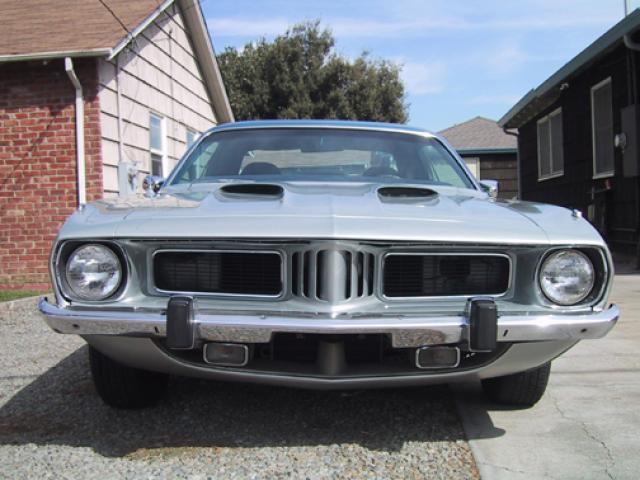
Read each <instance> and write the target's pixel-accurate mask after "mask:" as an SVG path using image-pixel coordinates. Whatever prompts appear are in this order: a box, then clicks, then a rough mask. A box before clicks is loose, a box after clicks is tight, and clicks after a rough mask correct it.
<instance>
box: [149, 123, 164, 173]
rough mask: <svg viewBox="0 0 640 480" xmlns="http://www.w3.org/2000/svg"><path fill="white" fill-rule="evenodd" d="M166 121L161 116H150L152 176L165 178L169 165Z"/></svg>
mask: <svg viewBox="0 0 640 480" xmlns="http://www.w3.org/2000/svg"><path fill="white" fill-rule="evenodd" d="M165 121H166V120H165V119H164V118H163V117H161V116H160V115H157V114H155V113H151V114H150V115H149V151H150V152H151V169H150V170H151V175H157V176H159V177H164V176H165V172H166V164H167V152H166V150H167V149H166V143H167V142H166V135H165V131H166V129H165Z"/></svg>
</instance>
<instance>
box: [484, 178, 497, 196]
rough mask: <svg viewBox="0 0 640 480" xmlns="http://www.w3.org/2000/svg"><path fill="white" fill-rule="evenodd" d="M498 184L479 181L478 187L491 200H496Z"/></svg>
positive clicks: (494, 181)
mask: <svg viewBox="0 0 640 480" xmlns="http://www.w3.org/2000/svg"><path fill="white" fill-rule="evenodd" d="M499 185H500V182H498V181H497V180H480V187H482V190H483V191H484V192H486V193H488V194H489V196H490V197H491V198H498V186H499Z"/></svg>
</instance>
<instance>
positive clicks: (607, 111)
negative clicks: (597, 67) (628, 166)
mask: <svg viewBox="0 0 640 480" xmlns="http://www.w3.org/2000/svg"><path fill="white" fill-rule="evenodd" d="M591 108H592V120H593V175H594V177H598V176H606V175H611V174H613V172H614V165H613V158H614V156H613V109H612V99H611V80H606V81H605V82H604V83H601V84H600V85H596V86H595V87H593V88H592V89H591Z"/></svg>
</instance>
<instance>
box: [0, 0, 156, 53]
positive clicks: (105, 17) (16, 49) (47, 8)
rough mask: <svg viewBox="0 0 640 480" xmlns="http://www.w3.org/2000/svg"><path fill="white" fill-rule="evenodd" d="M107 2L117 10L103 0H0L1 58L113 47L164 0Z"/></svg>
mask: <svg viewBox="0 0 640 480" xmlns="http://www.w3.org/2000/svg"><path fill="white" fill-rule="evenodd" d="M103 1H104V4H106V5H107V6H108V7H109V9H111V11H112V12H113V13H112V12H110V11H109V9H107V8H106V7H105V5H103V3H102V2H101V1H100V0H65V1H60V0H0V11H1V12H2V27H1V28H0V56H7V55H42V54H46V53H53V52H87V51H92V50H109V49H111V48H113V47H115V46H116V45H117V44H118V43H119V41H120V40H122V39H123V38H124V37H126V35H127V33H128V32H127V30H128V31H129V32H130V31H132V30H133V29H135V28H136V27H137V26H138V25H139V24H140V23H142V21H143V20H144V19H146V18H147V17H148V16H150V15H151V14H152V13H153V12H154V11H155V10H156V9H157V8H158V6H159V4H160V2H159V1H156V0H103ZM116 17H117V18H116ZM118 19H119V20H120V21H118ZM120 22H122V24H124V27H126V29H125V28H124V27H123V25H121V24H120Z"/></svg>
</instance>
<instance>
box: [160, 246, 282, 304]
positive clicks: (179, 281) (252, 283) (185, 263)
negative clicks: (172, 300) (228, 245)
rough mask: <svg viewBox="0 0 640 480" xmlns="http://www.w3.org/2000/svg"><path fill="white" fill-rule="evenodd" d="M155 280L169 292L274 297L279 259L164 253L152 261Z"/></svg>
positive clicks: (256, 255) (268, 254)
mask: <svg viewBox="0 0 640 480" xmlns="http://www.w3.org/2000/svg"><path fill="white" fill-rule="evenodd" d="M153 272H154V281H155V285H156V287H157V288H158V289H160V290H164V291H169V292H193V293H213V294H223V295H259V296H277V295H280V294H281V293H282V258H281V256H280V255H279V254H278V253H275V252H225V251H202V252H198V251H189V252H182V251H166V252H158V253H156V255H155V257H154V259H153Z"/></svg>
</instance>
